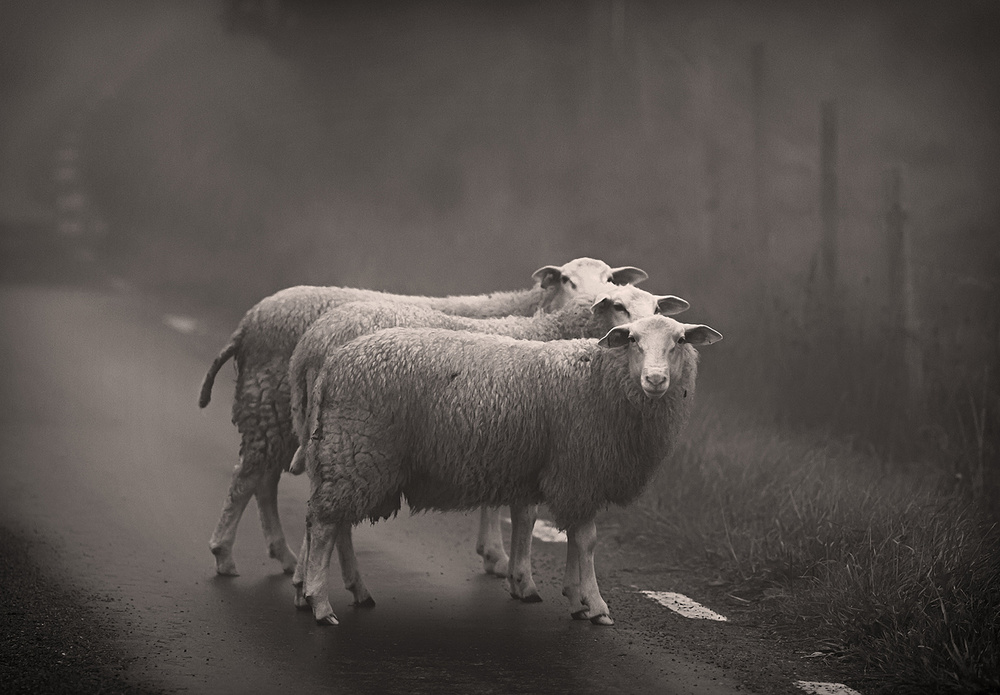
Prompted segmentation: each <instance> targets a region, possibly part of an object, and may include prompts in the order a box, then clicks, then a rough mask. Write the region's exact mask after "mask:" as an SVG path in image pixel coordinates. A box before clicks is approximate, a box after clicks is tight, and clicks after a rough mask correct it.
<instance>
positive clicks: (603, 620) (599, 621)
mask: <svg viewBox="0 0 1000 695" xmlns="http://www.w3.org/2000/svg"><path fill="white" fill-rule="evenodd" d="M584 612H586V611H584ZM590 622H592V623H593V624H594V625H614V624H615V621H614V620H612V619H611V616H610V615H608V614H607V613H602V614H601V615H595V616H594V617H593V618H591V619H590Z"/></svg>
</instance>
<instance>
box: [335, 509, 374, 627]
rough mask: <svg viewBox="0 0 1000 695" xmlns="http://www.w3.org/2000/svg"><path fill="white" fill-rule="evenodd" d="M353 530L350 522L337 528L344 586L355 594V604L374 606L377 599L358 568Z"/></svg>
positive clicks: (338, 552) (364, 606) (367, 606)
mask: <svg viewBox="0 0 1000 695" xmlns="http://www.w3.org/2000/svg"><path fill="white" fill-rule="evenodd" d="M352 531H353V527H352V526H351V525H350V524H341V525H340V526H339V528H338V529H337V558H338V559H339V560H340V574H341V576H342V577H343V579H344V588H345V589H347V590H348V591H350V592H351V593H352V594H353V595H354V605H355V606H358V607H359V608H373V607H374V606H375V599H373V598H372V595H371V593H369V591H368V587H367V586H366V585H365V580H364V579H362V578H361V572H360V571H359V570H358V558H357V556H355V554H354V541H353V539H352Z"/></svg>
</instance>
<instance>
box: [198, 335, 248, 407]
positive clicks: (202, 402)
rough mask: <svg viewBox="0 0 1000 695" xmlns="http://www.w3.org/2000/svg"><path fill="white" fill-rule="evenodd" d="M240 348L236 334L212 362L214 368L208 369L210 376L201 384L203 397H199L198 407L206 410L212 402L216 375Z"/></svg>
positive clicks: (206, 376) (207, 375)
mask: <svg viewBox="0 0 1000 695" xmlns="http://www.w3.org/2000/svg"><path fill="white" fill-rule="evenodd" d="M239 347H240V339H239V334H238V333H234V334H233V337H232V338H231V339H230V340H229V344H228V345H226V347H224V348H222V352H220V353H219V354H218V356H217V357H216V358H215V360H214V361H213V362H212V366H211V367H209V368H208V374H206V375H205V381H203V382H202V384H201V395H200V396H199V397H198V407H200V408H204V407H205V406H206V405H208V403H209V401H211V400H212V386H213V385H214V384H215V375H216V374H218V373H219V370H220V369H222V365H224V364H225V363H226V361H227V360H228V359H229V358H231V357H232V356H233V355H235V354H236V351H237V350H238V349H239Z"/></svg>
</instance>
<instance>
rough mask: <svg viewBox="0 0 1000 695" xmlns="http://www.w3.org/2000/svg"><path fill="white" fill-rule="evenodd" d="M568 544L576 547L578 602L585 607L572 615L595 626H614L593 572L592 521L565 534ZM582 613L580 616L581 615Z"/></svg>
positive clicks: (594, 527) (594, 542)
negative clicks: (567, 537)
mask: <svg viewBox="0 0 1000 695" xmlns="http://www.w3.org/2000/svg"><path fill="white" fill-rule="evenodd" d="M567 535H568V536H569V543H570V544H572V545H573V546H575V547H576V556H577V564H578V568H579V573H578V578H579V582H580V583H579V588H578V591H579V600H580V601H581V602H582V603H583V604H584V605H585V606H586V607H587V608H586V610H584V611H582V612H581V611H577V612H576V613H574V614H573V617H574V618H577V619H581V620H582V619H584V618H586V619H588V620H590V622H592V623H594V624H595V625H614V624H615V621H614V620H612V619H611V612H610V611H609V610H608V604H607V603H606V602H605V601H604V598H603V597H602V596H601V590H600V589H599V588H598V586H597V575H596V573H595V571H594V549H595V548H596V547H597V525H596V524H595V523H594V520H593V519H591V520H590V521H586V522H584V523H582V524H580V525H578V526H574V527H571V528H570V529H569V532H568V533H567ZM581 613H582V614H581Z"/></svg>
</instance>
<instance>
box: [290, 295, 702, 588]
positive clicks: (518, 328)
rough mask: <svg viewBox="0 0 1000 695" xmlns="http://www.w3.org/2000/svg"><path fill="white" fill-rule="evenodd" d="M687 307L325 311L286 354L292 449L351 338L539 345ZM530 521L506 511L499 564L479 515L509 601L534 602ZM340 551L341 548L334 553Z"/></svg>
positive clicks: (486, 551)
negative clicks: (335, 355) (395, 335)
mask: <svg viewBox="0 0 1000 695" xmlns="http://www.w3.org/2000/svg"><path fill="white" fill-rule="evenodd" d="M688 308H689V304H688V303H687V302H686V301H684V300H683V299H681V298H680V297H675V296H672V295H668V296H662V297H657V296H654V295H652V294H650V293H649V292H645V291H643V290H641V289H639V288H637V287H632V286H631V285H626V286H623V287H619V286H608V287H607V288H606V289H605V290H604V292H603V293H602V294H601V295H600V296H599V297H597V298H596V302H595V301H594V298H591V297H588V296H586V295H582V294H581V295H578V296H577V297H576V298H574V299H573V300H571V301H570V302H569V303H568V304H566V305H565V306H564V307H563V308H562V309H560V310H559V311H557V312H554V313H551V314H539V315H536V316H533V317H524V316H506V317H503V318H493V319H473V318H468V317H464V316H451V315H448V314H444V313H442V312H440V311H435V310H433V309H428V308H426V307H420V306H412V305H405V304H397V303H387V302H350V303H348V304H344V305H342V306H340V307H337V308H335V309H331V310H330V311H328V312H327V313H325V314H324V315H323V316H321V317H320V318H319V319H317V320H316V322H315V323H313V324H312V326H310V327H309V329H308V330H307V331H306V332H305V334H304V335H303V336H302V338H301V339H300V340H299V343H298V345H296V347H295V351H294V352H293V353H292V358H291V361H290V363H289V369H288V377H289V382H290V384H291V409H292V422H293V424H294V429H295V433H296V436H297V438H298V440H299V442H303V443H306V442H308V441H309V436H310V432H309V428H308V425H307V423H306V422H305V412H306V407H307V400H308V396H309V394H310V390H311V386H312V384H313V383H314V382H315V379H316V374H317V373H318V372H319V370H320V369H321V367H322V366H323V362H324V360H325V359H326V356H327V353H328V351H329V350H330V349H332V348H334V347H336V346H338V345H342V344H344V343H346V342H348V341H350V340H352V339H354V338H356V337H358V336H361V335H366V334H369V333H374V332H375V331H377V330H380V329H383V328H391V327H397V326H405V327H411V328H412V327H419V328H446V329H450V330H466V331H471V332H474V333H493V334H499V335H506V336H510V337H512V338H520V339H530V340H542V341H546V340H559V339H567V338H582V337H590V338H599V337H601V336H603V335H604V334H606V333H607V332H608V331H609V330H610V329H611V328H613V327H614V326H617V325H619V324H622V323H627V322H628V321H630V320H632V319H637V318H641V317H644V316H652V315H653V314H654V313H657V312H659V313H661V314H664V315H671V314H676V313H680V312H681V311H684V310H686V309H688ZM304 448H305V447H302V446H300V447H299V449H298V450H297V451H296V454H295V457H294V458H293V461H292V465H291V467H290V471H291V472H292V473H295V474H298V473H301V472H302V470H303V469H304V465H305V457H304V456H303V455H301V454H302V452H303V451H304ZM536 516H537V509H535V508H515V509H512V511H511V522H512V525H513V527H514V528H515V529H516V530H517V531H518V532H519V533H520V534H521V537H519V538H516V539H513V540H512V541H511V546H512V548H514V547H515V544H516V547H517V549H518V551H519V553H518V559H517V561H516V562H515V560H514V553H513V551H512V554H511V558H510V562H509V563H507V562H502V561H503V560H506V559H507V558H506V557H504V558H501V557H499V556H500V554H501V553H504V549H503V541H502V539H501V533H500V511H499V509H496V508H489V507H484V508H483V510H482V512H481V515H480V525H479V539H478V542H477V544H476V551H477V552H478V553H479V554H480V555H481V556H483V563H484V565H485V566H486V570H487V572H492V573H494V574H504V575H506V576H507V577H508V580H509V585H510V592H511V595H512V596H514V597H515V598H519V599H521V600H522V601H528V602H530V601H538V600H541V599H540V597H539V596H538V591H537V589H536V588H535V584H534V581H533V580H532V577H531V561H530V553H531V529H532V527H533V526H534V522H535V518H536ZM525 535H526V537H525ZM344 551H345V550H344V548H343V546H342V552H344ZM520 551H523V552H520ZM501 563H502V564H501ZM342 564H343V562H342ZM296 580H297V584H298V585H301V581H300V580H301V576H300V573H299V572H298V571H297V572H296ZM353 591H354V594H355V603H356V604H358V605H373V604H374V601H373V600H372V599H371V596H370V594H368V592H367V589H366V588H365V587H364V586H363V584H362V585H358V586H356V587H354V589H353ZM300 602H301V598H300Z"/></svg>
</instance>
